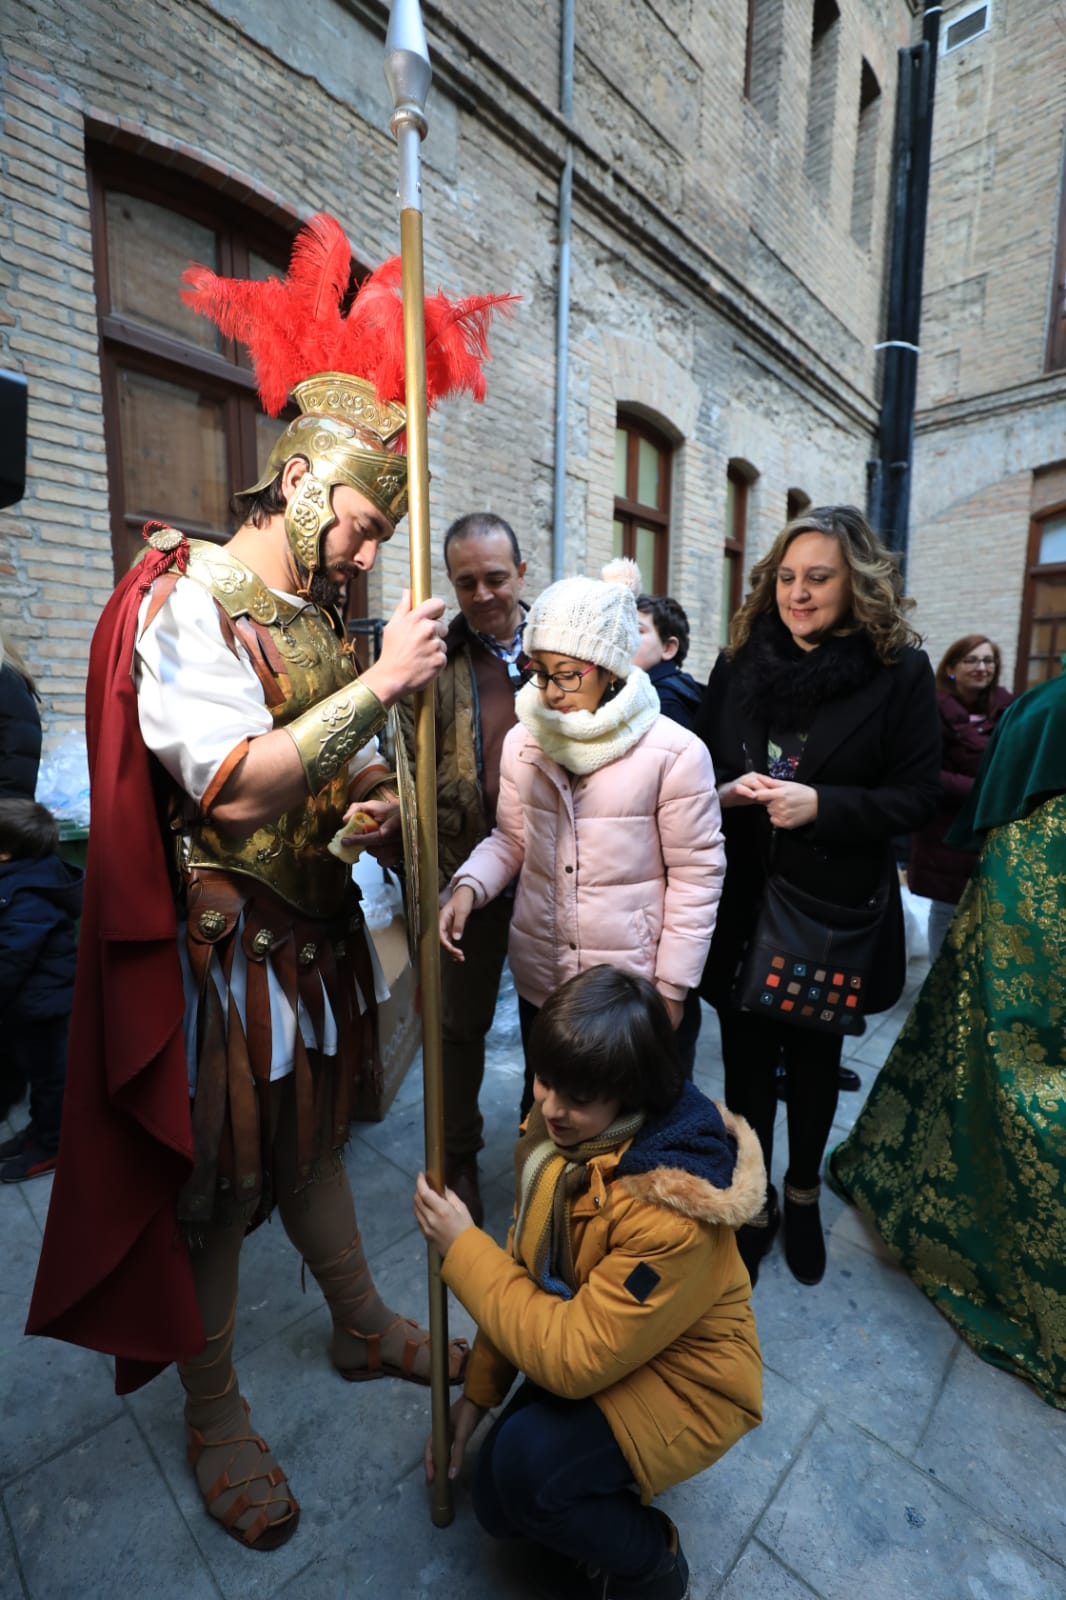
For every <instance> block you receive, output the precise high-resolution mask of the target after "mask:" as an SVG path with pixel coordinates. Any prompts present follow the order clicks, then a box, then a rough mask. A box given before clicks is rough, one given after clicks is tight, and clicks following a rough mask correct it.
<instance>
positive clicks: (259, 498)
mask: <svg viewBox="0 0 1066 1600" xmlns="http://www.w3.org/2000/svg"><path fill="white" fill-rule="evenodd" d="M284 510H285V496H284V494H282V492H281V473H280V472H279V473H278V475H277V477H276V478H274V479H273V480H272V481H271V482H270V483H268V484H267V486H266V488H265V489H260V490H259V492H258V494H235V495H234V496H233V499H232V500H231V501H230V511H231V512H232V513H233V515H234V516H235V517H236V518H237V519H238V524H237V525H238V527H239V526H240V525H241V523H244V522H250V523H251V525H252V527H253V528H265V527H266V525H267V523H268V522H269V521H270V519H271V517H274V516H277V514H278V512H279V511H284Z"/></svg>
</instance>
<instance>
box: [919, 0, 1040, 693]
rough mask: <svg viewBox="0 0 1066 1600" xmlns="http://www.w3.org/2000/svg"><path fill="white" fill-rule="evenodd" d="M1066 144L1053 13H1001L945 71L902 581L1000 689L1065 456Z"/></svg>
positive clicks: (947, 15) (931, 623) (1016, 9)
mask: <svg viewBox="0 0 1066 1600" xmlns="http://www.w3.org/2000/svg"><path fill="white" fill-rule="evenodd" d="M964 9H966V7H965V6H963V5H962V4H961V3H960V0H956V3H953V4H949V5H947V6H945V9H944V15H943V17H942V18H941V28H942V30H943V29H946V28H947V27H948V25H949V24H950V22H951V20H952V17H953V15H955V14H957V13H959V12H960V11H962V10H964ZM1064 130H1066V30H1064V25H1063V17H1062V11H1061V7H1057V6H1054V5H1047V4H1046V3H1044V0H1010V4H1004V3H1002V0H997V3H994V4H993V5H992V7H991V28H990V30H989V31H988V32H987V33H985V34H982V35H980V36H978V37H977V38H975V39H973V40H972V41H971V42H970V43H968V44H966V45H964V46H963V47H961V48H960V49H958V50H955V51H952V52H950V53H949V54H947V55H942V56H941V57H940V60H939V62H938V70H937V89H936V109H935V114H934V158H933V168H932V176H931V188H930V198H929V229H928V240H927V253H926V266H925V279H924V297H923V306H922V332H921V346H922V355H921V361H920V370H919V397H918V403H919V416H918V423H917V435H916V449H915V462H914V494H913V498H912V507H911V526H912V541H913V546H912V558H911V565H910V572H911V578H912V586H913V589H914V592H915V593H916V594H917V595H918V597H919V600H920V612H919V618H920V625H921V626H922V627H923V628H924V631H925V632H926V633H927V635H928V642H929V649H930V653H931V654H932V655H933V657H934V659H936V658H937V657H939V655H940V654H942V652H943V650H944V649H945V648H946V647H947V645H948V644H950V643H951V641H952V640H954V639H956V638H958V637H960V636H961V635H962V634H964V633H968V632H971V631H974V630H982V631H983V630H987V631H988V633H989V634H990V635H991V636H992V637H993V638H994V639H995V641H996V643H997V644H998V645H999V646H1000V648H1001V650H1002V651H1003V655H1004V665H1005V669H1006V675H1007V678H1008V681H1010V680H1011V678H1012V677H1013V672H1014V664H1015V660H1016V656H1017V648H1018V633H1019V625H1020V615H1021V603H1022V592H1023V585H1024V577H1025V562H1026V551H1027V544H1028V534H1029V517H1030V512H1031V509H1032V501H1033V497H1034V493H1035V484H1036V481H1037V479H1036V475H1037V474H1038V473H1040V472H1041V471H1042V470H1043V469H1044V468H1046V467H1047V466H1049V465H1051V464H1054V463H1056V462H1058V461H1060V460H1061V459H1062V457H1063V456H1064V455H1066V446H1064V440H1066V373H1062V372H1060V373H1054V372H1052V373H1047V372H1045V370H1044V362H1045V349H1046V344H1047V335H1048V319H1049V312H1050V307H1051V300H1052V278H1053V269H1054V262H1055V248H1056V241H1057V235H1058V228H1059V219H1060V204H1061V185H1062V158H1063V135H1064Z"/></svg>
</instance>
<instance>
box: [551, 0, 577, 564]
mask: <svg viewBox="0 0 1066 1600" xmlns="http://www.w3.org/2000/svg"><path fill="white" fill-rule="evenodd" d="M559 100H560V110H561V111H562V114H563V116H564V117H565V118H566V120H567V122H568V123H569V121H570V118H571V116H572V115H573V110H574V0H563V15H562V40H561V45H560V62H559ZM573 199H574V147H573V145H572V144H571V143H570V142H569V138H568V141H567V147H566V162H565V164H564V166H563V173H562V178H561V179H560V182H559V247H558V254H557V259H556V281H557V284H558V293H557V303H556V322H555V484H554V492H553V496H552V579H553V580H554V579H556V578H561V577H562V576H563V571H564V565H565V557H564V550H565V544H566V443H567V441H566V400H567V389H568V387H569V377H570V237H571V228H572V219H573Z"/></svg>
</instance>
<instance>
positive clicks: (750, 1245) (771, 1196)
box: [737, 1183, 781, 1289]
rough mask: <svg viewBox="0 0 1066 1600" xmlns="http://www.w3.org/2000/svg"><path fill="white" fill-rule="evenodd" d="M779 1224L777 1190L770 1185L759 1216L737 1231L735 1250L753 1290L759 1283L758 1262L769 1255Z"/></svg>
mask: <svg viewBox="0 0 1066 1600" xmlns="http://www.w3.org/2000/svg"><path fill="white" fill-rule="evenodd" d="M780 1222H781V1211H780V1208H779V1206H778V1204H777V1190H776V1189H775V1188H774V1186H773V1184H772V1183H771V1184H770V1186H769V1188H768V1189H767V1191H766V1204H765V1205H764V1206H763V1208H762V1210H761V1211H760V1212H759V1215H758V1216H757V1217H753V1218H752V1220H751V1221H750V1222H746V1223H745V1224H744V1226H743V1227H742V1228H738V1229H737V1249H738V1250H739V1251H740V1259H741V1261H743V1263H744V1265H745V1266H746V1267H747V1269H748V1277H749V1278H750V1279H751V1286H752V1288H753V1289H754V1287H755V1285H756V1284H757V1283H758V1281H759V1262H760V1261H761V1260H762V1258H763V1256H765V1255H769V1253H770V1246H771V1245H772V1244H773V1242H774V1239H775V1238H776V1237H777V1230H778V1227H779V1225H780Z"/></svg>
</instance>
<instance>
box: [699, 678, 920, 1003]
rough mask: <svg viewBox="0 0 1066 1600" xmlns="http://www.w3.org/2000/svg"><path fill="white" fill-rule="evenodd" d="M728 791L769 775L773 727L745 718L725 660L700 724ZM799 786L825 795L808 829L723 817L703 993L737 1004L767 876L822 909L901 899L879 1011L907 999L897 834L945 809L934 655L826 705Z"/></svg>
mask: <svg viewBox="0 0 1066 1600" xmlns="http://www.w3.org/2000/svg"><path fill="white" fill-rule="evenodd" d="M695 731H696V732H697V734H699V736H700V737H701V738H702V739H703V741H704V743H705V744H706V745H707V748H708V750H709V751H710V753H711V759H712V760H713V762H714V769H715V776H716V779H717V782H718V784H719V785H722V784H725V783H729V782H730V781H731V780H732V779H734V778H739V777H741V776H742V775H743V773H744V772H746V771H750V770H752V768H754V769H755V770H757V771H760V772H766V770H767V750H766V745H767V735H768V729H767V725H766V722H765V721H762V720H760V719H759V718H758V716H757V715H756V714H754V713H753V712H750V711H745V710H744V709H743V708H742V706H741V704H740V695H739V694H738V692H737V685H736V674H735V670H734V668H733V666H732V663H731V662H730V661H729V660H728V659H727V657H726V656H725V655H721V656H719V658H718V660H717V662H716V664H715V667H714V670H713V672H712V673H711V676H710V681H709V682H708V684H707V689H706V692H705V694H704V698H703V704H702V706H701V707H700V713H699V716H698V718H697V722H696V730H695ZM796 782H797V783H806V784H810V785H811V787H812V788H814V789H816V790H817V791H818V815H817V817H816V818H815V820H814V822H812V823H810V824H808V825H807V826H806V827H803V828H795V829H773V828H771V826H770V822H769V819H768V817H767V815H766V811H765V808H764V807H762V806H731V807H728V808H727V809H725V810H724V811H723V812H722V825H723V832H724V833H725V842H726V876H725V888H724V890H723V893H722V899H721V902H720V904H719V907H718V922H717V926H716V928H715V935H714V942H713V944H712V946H711V953H710V956H709V957H708V960H707V967H706V970H705V972H704V976H703V983H702V985H701V988H700V992H701V994H702V995H703V996H704V998H705V999H706V1000H709V1001H710V1002H711V1003H712V1004H715V1005H719V1004H722V1003H723V1002H724V1001H725V1000H726V997H727V996H728V993H729V989H730V986H731V984H732V980H733V974H734V971H735V969H736V964H737V962H738V960H739V959H740V954H741V951H742V950H743V947H744V945H745V943H746V941H747V940H748V938H749V937H750V935H751V932H752V929H753V927H754V925H755V919H756V917H757V915H758V910H759V902H760V897H761V894H762V888H763V884H764V882H765V880H766V873H767V868H768V865H769V869H770V870H772V871H773V872H775V873H779V874H780V875H781V876H782V877H784V878H785V879H787V881H788V882H790V883H792V884H795V885H796V887H797V888H801V889H805V890H807V891H808V892H809V893H810V894H813V895H817V896H818V897H819V898H820V899H822V900H829V901H836V902H838V903H839V904H841V905H860V904H862V903H863V902H864V901H866V900H867V899H869V898H870V896H871V895H873V894H875V893H876V892H877V891H878V889H879V888H881V887H882V885H883V886H885V887H887V889H888V891H889V904H888V911H887V913H886V917H885V924H884V930H883V934H882V943H881V949H880V951H879V954H878V959H877V971H876V974H875V979H874V982H873V985H872V987H871V995H870V1005H869V1007H868V1009H869V1010H871V1011H883V1010H886V1009H887V1008H888V1007H889V1006H891V1005H893V1004H894V1003H895V1001H896V999H898V997H899V994H900V991H901V989H902V987H903V980H904V977H905V976H906V949H905V945H904V938H903V913H902V907H901V904H900V896H899V879H898V874H897V871H896V866H895V860H894V856H893V851H892V837H893V835H894V834H899V833H909V832H910V831H911V830H912V829H913V828H919V827H921V825H922V824H923V823H924V822H925V821H926V820H927V819H928V818H929V817H931V816H932V815H933V813H934V812H935V811H936V808H937V805H938V803H939V799H940V719H939V717H938V715H937V705H936V689H935V685H934V680H933V671H932V668H931V666H930V665H929V659H928V657H927V656H926V654H925V652H924V651H921V650H912V649H904V650H903V651H902V652H901V654H900V656H899V659H898V660H897V661H896V662H895V663H893V664H892V665H891V666H878V667H877V668H876V670H875V671H874V672H873V675H872V676H871V677H870V678H869V680H868V681H867V682H865V683H864V684H862V686H861V687H859V688H858V689H857V690H855V691H853V692H851V693H848V694H846V695H845V696H844V697H842V698H839V699H829V700H826V701H823V702H822V703H821V704H819V705H818V707H817V709H816V710H815V712H814V714H813V717H812V719H811V722H810V726H809V731H808V736H807V740H806V743H805V744H804V747H803V753H802V756H801V757H800V761H799V765H798V767H797V768H796Z"/></svg>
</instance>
